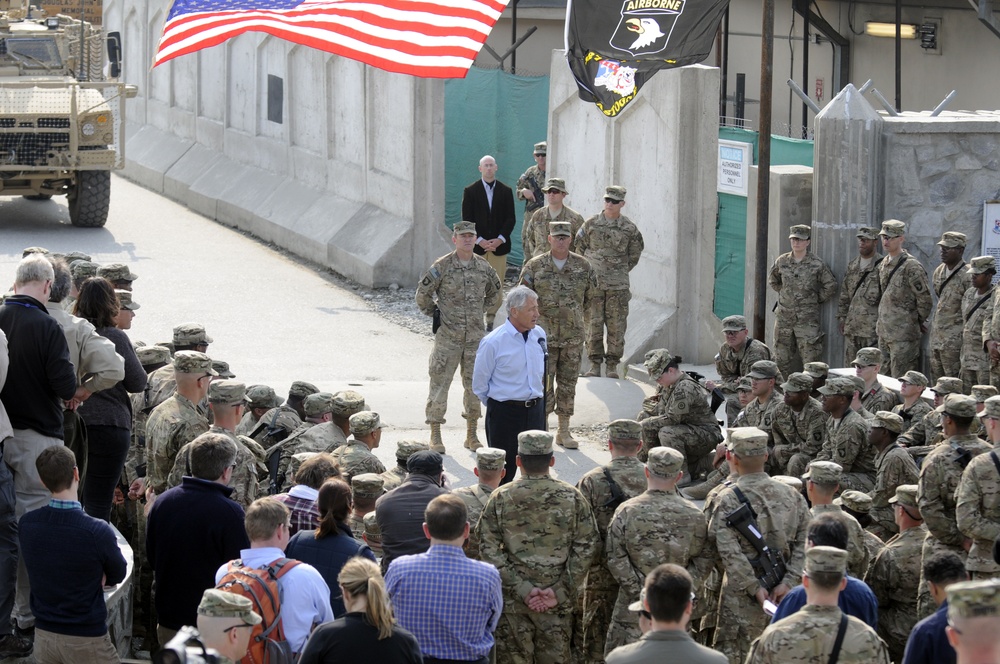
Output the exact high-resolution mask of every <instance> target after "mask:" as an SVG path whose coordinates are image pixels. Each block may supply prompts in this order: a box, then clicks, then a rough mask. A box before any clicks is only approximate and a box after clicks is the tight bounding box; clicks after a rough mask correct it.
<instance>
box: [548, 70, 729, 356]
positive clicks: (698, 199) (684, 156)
mask: <svg viewBox="0 0 1000 664" xmlns="http://www.w3.org/2000/svg"><path fill="white" fill-rule="evenodd" d="M551 71H552V75H551V76H552V77H551V84H550V85H551V87H550V91H549V136H548V141H549V153H548V173H549V174H550V175H551V176H554V177H561V178H565V179H566V185H567V189H569V191H570V193H571V194H572V196H573V200H574V201H575V202H574V207H575V209H577V210H578V211H579V212H580V213H581V214H583V216H584V217H585V218H586V217H589V216H591V215H593V214H596V213H597V212H599V211H600V210H602V209H603V197H604V188H605V187H606V186H607V185H609V184H621V185H623V186H625V187H626V188H627V189H628V195H627V199H626V204H625V207H624V209H623V211H622V213H623V214H624V215H626V216H627V217H629V218H630V219H631V220H632V221H633V222H635V224H636V225H637V226H638V227H639V230H640V231H641V232H642V235H643V239H644V240H645V245H646V248H645V251H644V252H643V254H642V258H641V260H640V261H639V264H638V266H636V268H635V269H634V270H633V271H632V273H631V282H632V302H631V305H630V313H629V319H628V333H627V335H626V337H625V358H624V359H625V360H626V361H631V362H635V361H641V360H642V356H643V354H644V353H645V352H646V351H647V350H649V349H651V348H657V347H666V348H669V349H670V351H671V352H672V353H675V354H677V355H681V356H682V357H683V358H684V360H685V361H686V362H694V363H702V364H705V363H709V362H711V361H712V358H713V357H714V356H715V353H716V352H718V349H719V343H720V335H719V321H718V319H717V318H716V317H715V315H714V314H713V313H712V292H713V289H714V286H715V223H716V213H717V209H718V201H717V197H716V193H715V190H716V167H715V163H716V146H717V145H718V129H717V127H718V90H719V71H718V69H715V68H710V67H704V66H692V67H683V68H679V69H672V70H665V71H661V72H659V73H657V74H656V76H654V77H653V78H652V79H651V80H650V81H648V82H647V83H646V84H645V85H644V86H643V88H642V91H641V92H640V93H639V95H638V97H637V98H636V99H635V100H634V101H633V102H632V103H631V104H629V106H628V107H627V108H626V109H625V110H624V111H623V112H622V113H621V114H620V115H618V116H617V117H616V118H607V117H605V116H604V115H603V114H602V113H601V112H600V111H599V110H598V109H597V107H596V106H594V105H593V104H590V103H587V102H583V101H581V100H580V98H579V97H578V96H577V87H576V83H575V82H574V80H573V77H572V75H571V74H570V73H569V68H568V67H567V66H566V62H565V55H564V53H563V52H562V51H553V53H552V69H551Z"/></svg>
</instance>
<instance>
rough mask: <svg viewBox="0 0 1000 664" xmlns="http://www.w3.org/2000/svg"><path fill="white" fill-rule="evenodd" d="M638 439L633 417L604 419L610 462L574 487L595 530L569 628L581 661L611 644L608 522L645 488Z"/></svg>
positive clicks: (595, 659) (613, 587)
mask: <svg viewBox="0 0 1000 664" xmlns="http://www.w3.org/2000/svg"><path fill="white" fill-rule="evenodd" d="M641 445H642V427H641V426H640V425H639V423H638V422H636V421H635V420H615V421H614V422H612V423H611V424H610V425H608V451H609V452H611V461H610V463H607V464H605V465H603V466H598V467H597V468H594V469H593V470H590V471H589V472H588V473H587V474H586V475H584V476H583V477H582V478H581V479H580V482H579V484H577V487H576V488H578V489H579V490H580V493H582V494H583V497H584V498H586V499H587V502H588V503H590V508H591V509H592V510H593V512H594V519H595V520H596V521H597V532H598V534H599V535H600V536H601V545H600V547H599V548H598V551H597V557H596V558H594V563H593V564H592V565H591V566H590V573H589V574H588V575H587V585H586V587H585V588H584V591H583V602H582V607H581V609H582V611H581V613H580V614H578V616H577V618H578V621H579V624H578V625H577V628H576V629H574V630H573V638H574V641H576V642H577V643H576V644H575V648H574V649H575V650H576V652H575V653H574V654H575V655H577V657H579V658H580V661H581V662H588V663H599V662H603V661H604V653H605V652H607V651H609V650H611V649H612V648H613V647H614V646H612V647H609V648H605V647H604V641H605V638H606V637H607V635H608V627H609V625H610V624H611V614H612V610H613V608H614V605H615V599H616V598H617V597H618V582H617V581H616V580H615V578H614V577H613V576H612V575H611V572H610V571H609V569H608V556H607V545H606V543H607V537H608V524H610V523H611V517H612V516H613V515H614V514H615V510H617V509H618V506H619V505H621V504H622V503H624V502H625V501H626V500H629V499H630V498H634V497H635V496H638V495H639V494H640V493H642V492H643V491H645V490H646V469H645V468H644V467H643V465H642V462H641V461H639V459H637V458H636V456H637V455H638V454H639V447H640V446H641ZM678 455H679V453H678ZM664 562H666V561H664Z"/></svg>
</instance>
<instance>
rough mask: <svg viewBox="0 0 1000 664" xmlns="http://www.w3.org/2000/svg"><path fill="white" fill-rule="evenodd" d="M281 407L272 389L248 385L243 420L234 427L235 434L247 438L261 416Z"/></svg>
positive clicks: (265, 386) (279, 400)
mask: <svg viewBox="0 0 1000 664" xmlns="http://www.w3.org/2000/svg"><path fill="white" fill-rule="evenodd" d="M280 405H281V399H279V398H278V395H277V394H275V393H274V388H272V387H270V386H268V385H250V386H248V387H247V412H245V413H243V419H241V420H240V423H239V424H238V425H236V433H237V434H239V435H241V436H249V435H250V434H251V433H252V432H253V430H254V428H255V427H256V426H257V422H259V421H260V418H261V416H262V415H263V414H264V413H266V412H267V411H269V410H271V409H272V408H277V407H278V406H280Z"/></svg>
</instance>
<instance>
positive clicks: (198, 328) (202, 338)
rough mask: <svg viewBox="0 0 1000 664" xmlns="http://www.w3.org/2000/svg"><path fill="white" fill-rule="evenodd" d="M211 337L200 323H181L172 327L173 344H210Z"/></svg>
mask: <svg viewBox="0 0 1000 664" xmlns="http://www.w3.org/2000/svg"><path fill="white" fill-rule="evenodd" d="M210 343H212V337H210V336H208V333H207V332H205V326H204V325H202V324H201V323H181V324H180V325H178V326H177V327H175V328H174V346H194V345H198V344H210Z"/></svg>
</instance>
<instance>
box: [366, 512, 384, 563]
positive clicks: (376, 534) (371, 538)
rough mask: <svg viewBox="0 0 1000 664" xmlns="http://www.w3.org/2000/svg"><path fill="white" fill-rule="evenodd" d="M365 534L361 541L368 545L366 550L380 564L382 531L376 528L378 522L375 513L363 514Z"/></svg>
mask: <svg viewBox="0 0 1000 664" xmlns="http://www.w3.org/2000/svg"><path fill="white" fill-rule="evenodd" d="M364 521H365V532H364V536H363V537H362V540H364V543H365V544H367V545H368V548H369V549H371V550H372V553H374V554H375V559H376V562H379V563H381V562H382V531H381V530H380V529H379V527H378V521H377V520H376V518H375V511H374V510H372V511H371V512H369V513H368V514H365V519H364Z"/></svg>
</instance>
